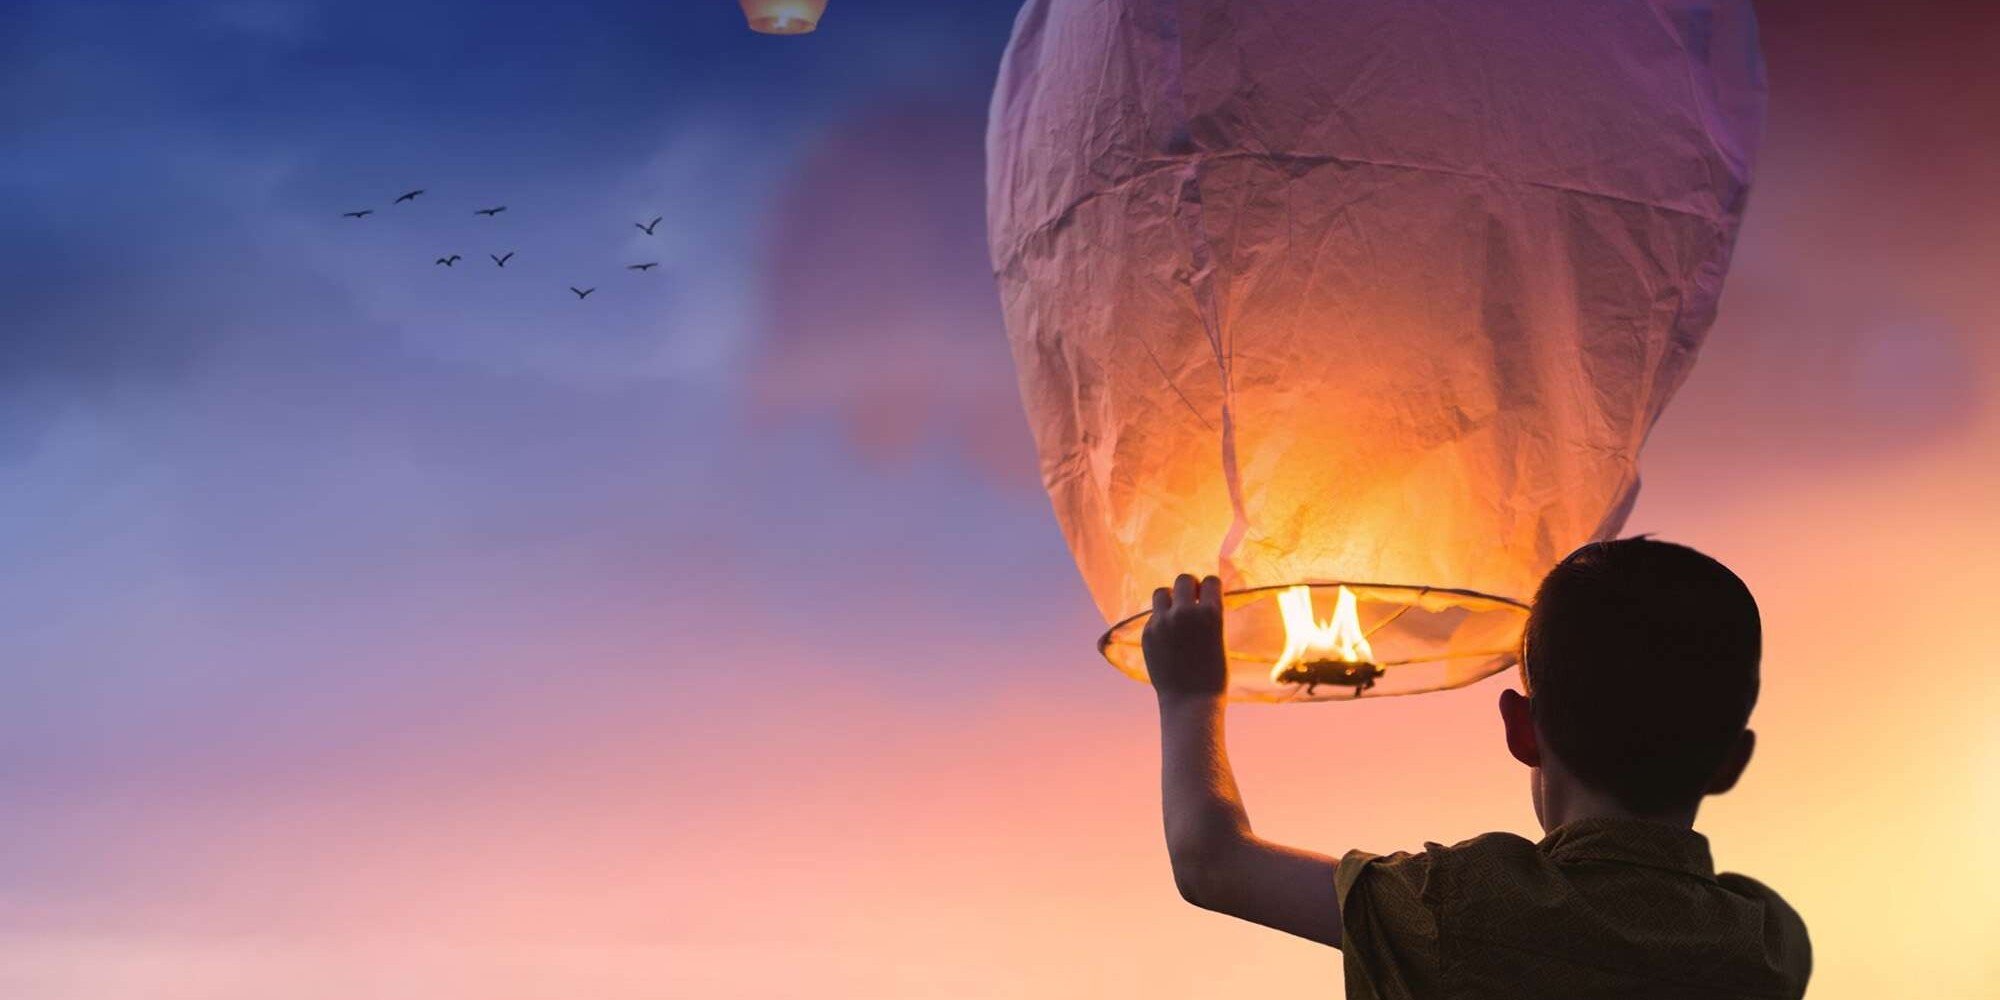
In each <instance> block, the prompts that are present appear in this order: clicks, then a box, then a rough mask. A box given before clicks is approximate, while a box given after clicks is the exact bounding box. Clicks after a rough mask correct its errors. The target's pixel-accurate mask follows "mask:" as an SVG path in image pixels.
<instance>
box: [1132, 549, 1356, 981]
mask: <svg viewBox="0 0 2000 1000" xmlns="http://www.w3.org/2000/svg"><path fill="white" fill-rule="evenodd" d="M1143 643H1144V648H1145V652H1146V672H1147V674H1148V676H1150V677H1151V679H1152V682H1153V689H1154V690H1155V691H1156V692H1158V694H1159V699H1160V793H1161V805H1162V811H1163V813H1164V815H1165V818H1166V827H1167V856H1168V858H1169V859H1170V860H1171V861H1172V863H1173V869H1174V885H1175V886H1177V887H1178V888H1179V889H1180V892H1181V897H1182V898H1183V899H1186V900H1187V901H1188V902H1190V903H1193V904H1194V905H1196V906H1199V907H1201V908H1203V909H1206V910H1214V911H1216V912H1217V913H1226V914H1229V915H1230V916H1233V917H1240V918H1242V919H1244V920H1249V921H1252V922H1254V923H1259V924H1263V925H1264V926H1266V927H1271V928H1275V929H1277V930H1281V931H1284V932H1286V933H1288V934H1296V935H1298V936H1300V937H1303V938H1308V939H1311V940H1313V941H1318V942H1320V943H1321V944H1326V945H1331V946H1333V947H1336V948H1338V947H1340V902H1339V898H1338V896H1337V895H1336V894H1335V891H1334V885H1333V875H1334V861H1333V859H1332V858H1329V857H1326V856H1325V855H1321V854H1315V853H1313V852H1311V851H1301V850H1297V849H1294V848H1290V847H1285V846H1282V845H1279V844H1273V843H1270V842H1268V841H1264V840H1261V839H1259V838H1258V837H1257V836H1256V835H1255V834H1254V833H1252V832H1251V831H1250V817H1249V814H1248V813H1246V812H1245V811H1244V809H1243V798H1242V796H1241V795H1239V794H1238V793H1237V791H1236V777H1235V775H1234V774H1232V773H1231V772H1230V769H1229V754H1228V751H1227V750H1226V748H1225V747H1224V746H1223V732H1222V722H1223V706H1224V701H1223V691H1224V690H1225V688H1226V687H1227V684H1228V664H1227V661H1226V660H1225V658H1224V656H1223V652H1222V650H1223V646H1222V581H1221V580H1218V579H1216V578H1215V577H1212V576H1211V577H1209V578H1208V579H1206V580H1202V581H1200V582H1199V583H1197V582H1196V581H1195V578H1194V577H1192V576H1188V575H1185V574H1184V575H1182V576H1181V577H1180V578H1179V579H1177V580H1175V581H1174V585H1173V587H1172V588H1171V589H1170V588H1166V587H1162V588H1160V589H1159V590H1157V591H1154V592H1153V617H1152V618H1151V619H1150V620H1148V621H1147V623H1146V631H1145V635H1144V637H1143Z"/></svg>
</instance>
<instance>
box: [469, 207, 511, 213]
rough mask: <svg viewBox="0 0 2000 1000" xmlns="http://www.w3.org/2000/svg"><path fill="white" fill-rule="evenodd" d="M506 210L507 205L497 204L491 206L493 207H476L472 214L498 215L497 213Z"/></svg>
mask: <svg viewBox="0 0 2000 1000" xmlns="http://www.w3.org/2000/svg"><path fill="white" fill-rule="evenodd" d="M506 210H507V206H505V205H498V206H495V207H493V208H482V209H478V210H476V211H474V212H473V213H472V214H474V215H499V214H500V213H501V212H505V211H506Z"/></svg>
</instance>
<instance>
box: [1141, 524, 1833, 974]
mask: <svg viewBox="0 0 2000 1000" xmlns="http://www.w3.org/2000/svg"><path fill="white" fill-rule="evenodd" d="M1221 594H1222V585H1221V582H1220V581H1218V580H1216V579H1215V578H1214V577H1210V578H1208V579H1206V580H1203V581H1200V582H1199V583H1197V582H1196V581H1195V579H1194V578H1193V577H1191V576H1182V577H1181V578H1180V579H1178V580H1176V581H1174V586H1173V587H1172V588H1171V589H1168V588H1161V589H1160V590H1159V591H1157V592H1156V593H1155V594H1154V595H1153V605H1154V613H1153V617H1152V620H1151V621H1150V622H1148V624H1147V626H1146V634H1145V639H1144V645H1145V651H1146V669H1147V671H1148V672H1149V673H1150V674H1151V677H1152V681H1153V685H1154V687H1155V688H1157V689H1158V692H1159V699H1160V735H1161V744H1162V758H1163V759H1162V765H1163V768H1162V770H1163V781H1162V785H1163V791H1164V799H1165V813H1166V826H1167V849H1168V853H1169V855H1170V857H1171V858H1172V860H1173V870H1174V882H1175V884H1176V885H1177V886H1179V888H1180V891H1181V895H1182V896H1183V897H1185V898H1186V899H1187V900H1188V901H1189V902H1191V903H1194V904H1195V905H1197V906H1200V907H1203V908H1205V909H1210V910H1215V911H1217V912H1220V913H1227V914H1230V915H1232V916H1237V917H1241V918H1243V919H1245V920H1251V921H1255V922H1257V923H1260V924H1263V925H1265V926H1267V927H1273V928H1276V929H1278V930H1281V931H1286V932H1289V933H1292V934H1297V935H1299V936H1301V937H1306V938H1310V939H1312V940H1314V941H1319V942H1322V943H1324V944H1328V945H1332V946H1334V947H1337V948H1341V949H1343V951H1344V952H1345V964H1346V970H1347V995H1348V996H1349V997H1350V998H1356V997H1362V998H1379V1000H1421V998H1431V997H1450V998H1486V997H1496V998H1497V997H1506V998H1539V1000H1562V998H1571V997H1576V998H1585V997H1588V998H1592V1000H1598V998H1626V1000H1643V998H1666V997H1673V998H1684V997H1685V998H1715V1000H1721V998H1736V997H1797V996H1800V995H1801V994H1803V993H1804V992H1805V987H1806V978H1807V976H1808V975H1809V974H1810V973H1811V970H1812V949H1811V945H1810V944H1809V943H1808V942H1807V939H1806V928H1805V924H1804V923H1803V922H1801V921H1800V920H1799V916H1798V914H1797V913H1795V912H1793V910H1792V908H1791V907H1790V906H1787V905H1786V904H1785V902H1784V900H1782V899H1780V898H1778V895H1777V893H1775V892H1772V891H1771V890H1770V889H1768V888H1765V887H1764V886H1763V885H1762V884H1760V883H1758V882H1757V881H1755V880H1753V879H1750V878H1746V877H1744V876H1742V875H1734V874H1721V875H1718V874H1716V872H1715V869H1714V866H1713V864H1712V862H1711V861H1710V859H1709V853H1708V841H1707V839H1706V838H1704V837H1703V836H1702V835H1701V834H1699V833H1696V832H1695V831H1694V829H1693V826H1694V817H1695V810H1696V808H1697V807H1698V806H1699V805H1700V804H1701V800H1702V797H1703V796H1706V795H1715V794H1720V793H1722V792H1725V791H1728V790H1729V788H1730V786H1732V785H1734V784H1735V783H1736V779H1737V776H1738V775H1740V774H1742V773H1743V768H1744V765H1746V764H1748V763H1749V761H1750V751H1751V748H1752V746H1753V745H1754V742H1755V741H1754V734H1753V733H1752V732H1751V731H1750V730H1749V729H1748V728H1747V724H1748V722H1749V719H1750V709H1751V707H1752V706H1753V705H1754V704H1755V703H1756V701H1757V684H1758V677H1757V674H1758V660H1759V658H1760V657H1761V653H1762V644H1763V635H1762V625H1761V623H1760V622H1759V620H1758V615H1757V602H1756V601H1755V599H1753V598H1752V597H1751V596H1750V591H1749V589H1748V588H1746V587H1745V586H1744V585H1743V581H1742V580H1739V579H1737V577H1736V575H1735V574H1734V573H1731V572H1730V571H1729V570H1728V569H1727V568H1726V567H1724V566H1723V565H1722V564H1721V563H1718V562H1716V561H1715V560H1713V559H1710V558H1709V557H1707V556H1705V555H1702V554H1701V553H1699V552H1696V551H1694V550H1693V549H1690V548H1686V547H1684V546H1680V545H1672V544H1668V543H1666V542H1659V541H1653V540H1650V539H1643V538H1632V539H1624V540H1621V541H1615V542H1599V543H1593V544H1590V545H1586V546H1584V547H1583V548H1581V549H1578V550H1577V551H1576V552H1574V553H1571V554H1570V556H1569V557H1568V558H1567V559H1564V560H1563V561H1562V563H1561V564H1560V565H1558V566H1557V567H1556V568H1555V569H1554V570H1552V571H1551V572H1550V573H1549V575H1548V577H1547V578H1546V579H1544V580H1543V581H1542V585H1541V587H1540V589H1539V591H1538V592H1537V593H1536V595H1535V603H1534V608H1533V610H1532V612H1531V613H1530V615H1529V618H1528V625H1527V633H1526V636H1525V638H1524V640H1523V643H1522V647H1523V648H1522V668H1521V669H1522V675H1523V679H1524V686H1525V687H1526V688H1527V694H1526V695H1523V694H1521V693H1519V692H1516V691H1511V690H1510V691H1504V692H1502V693H1501V695H1500V717H1501V720H1502V721H1503V722H1504V723H1505V727H1506V735H1507V750H1508V752H1509V753H1512V754H1513V755H1514V757H1515V759H1517V760H1519V761H1520V762H1521V763H1523V764H1526V765H1528V767H1529V768H1530V774H1531V779H1530V784H1531V788H1532V790H1533V793H1534V801H1535V816H1536V817H1537V818H1538V819H1539V820H1540V821H1541V824H1542V829H1543V830H1544V831H1545V832H1546V833H1547V836H1545V837H1544V838H1543V839H1542V841H1541V842H1540V843H1534V842H1532V841H1529V840H1526V839H1524V838H1522V837H1518V836H1515V835H1513V834H1510V833H1489V834H1485V835H1483V836H1479V837H1474V838H1473V839H1471V840H1468V841H1465V842H1464V843H1461V844H1456V845H1453V846H1451V847H1444V846H1441V845H1438V844H1426V845H1425V847H1424V850H1423V851H1422V852H1421V853H1418V854H1408V853H1400V852H1399V853H1396V854H1390V855H1386V856H1377V855H1373V854H1368V853H1365V852H1362V851H1349V852H1348V853H1347V854H1346V855H1345V856H1344V857H1342V858H1341V859H1340V860H1338V861H1336V860H1334V859H1333V858H1331V857H1328V856H1325V855H1321V854H1314V853H1311V852H1309V851H1301V850H1296V849H1293V848H1289V847H1283V846H1280V845H1277V844H1273V843H1269V842H1267V841H1264V840H1260V839H1258V838H1257V836H1256V835H1255V834H1253V833H1252V832H1251V831H1250V822H1249V818H1248V817H1247V816H1246V814H1245V813H1244V810H1243V804H1242V800H1241V799H1240V798H1239V797H1238V795H1237V792H1236V782H1235V779H1234V777H1233V776H1232V775H1231V774H1230V769H1229V759H1228V756H1227V754H1226V753H1225V751H1224V749H1223V735H1222V716H1223V701H1222V696H1221V692H1222V691H1223V687H1224V681H1225V679H1226V669H1225V665H1224V661H1223V657H1222V648H1223V647H1222V604H1221Z"/></svg>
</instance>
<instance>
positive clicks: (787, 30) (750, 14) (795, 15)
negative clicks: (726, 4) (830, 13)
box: [743, 0, 826, 35]
mask: <svg viewBox="0 0 2000 1000" xmlns="http://www.w3.org/2000/svg"><path fill="white" fill-rule="evenodd" d="M824 13H826V0H743V16H744V17H746V18H749V19H750V30H751V31H756V32H760V33H762V34H766V35H803V34H805V33H806V32H808V31H811V30H813V29H814V28H817V27H819V18H820V15H821V14H824Z"/></svg>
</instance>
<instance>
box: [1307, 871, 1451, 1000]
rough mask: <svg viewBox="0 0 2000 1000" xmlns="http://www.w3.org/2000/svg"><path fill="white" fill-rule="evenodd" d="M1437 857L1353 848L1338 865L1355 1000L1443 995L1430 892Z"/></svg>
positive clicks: (1421, 999)
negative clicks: (1382, 853)
mask: <svg viewBox="0 0 2000 1000" xmlns="http://www.w3.org/2000/svg"><path fill="white" fill-rule="evenodd" d="M1436 862H1437V858H1436V855H1435V854H1434V852H1433V851H1431V850H1426V851H1424V852H1423V853H1420V854H1410V853H1407V852H1402V851H1398V852H1396V853H1395V854H1389V855H1377V854H1370V853H1368V852H1366V851H1349V852H1347V855H1346V856H1345V857H1342V858H1341V859H1340V864H1339V866H1338V867H1337V868H1335V869H1334V876H1333V878H1334V892H1335V895H1336V898H1338V899H1339V901H1340V937H1341V940H1340V948H1341V953H1342V958H1341V963H1342V965H1343V967H1344V969H1345V971H1346V975H1347V996H1348V1000H1428V998H1431V997H1435V996H1437V995H1438V926H1437V916H1436V913H1435V912H1434V911H1433V910H1432V908H1431V905H1432V904H1431V901H1430V900H1429V899H1427V898H1426V892H1427V890H1428V889H1429V888H1430V885H1431V876H1432V874H1433V869H1434V868H1435V866H1436Z"/></svg>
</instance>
